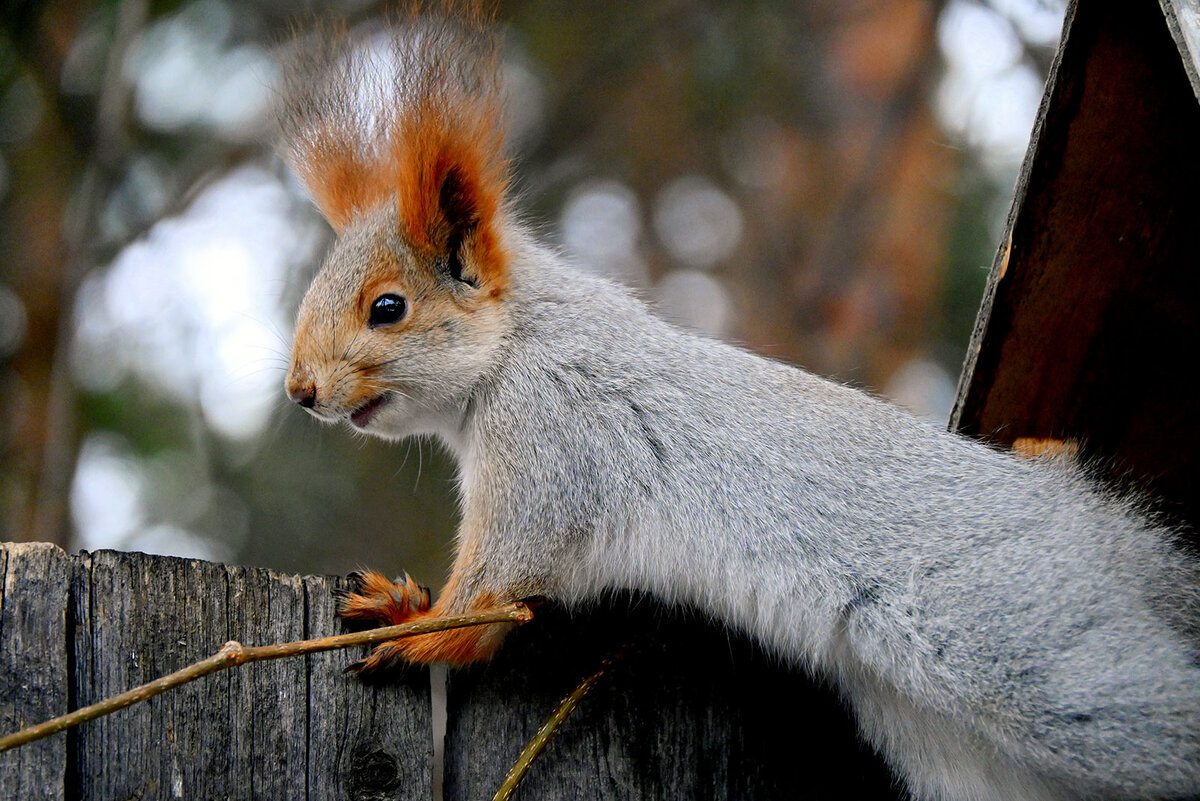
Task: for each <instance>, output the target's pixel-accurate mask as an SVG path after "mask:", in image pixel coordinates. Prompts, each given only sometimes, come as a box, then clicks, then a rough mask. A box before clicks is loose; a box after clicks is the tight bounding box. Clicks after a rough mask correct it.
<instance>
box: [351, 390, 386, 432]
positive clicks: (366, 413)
mask: <svg viewBox="0 0 1200 801" xmlns="http://www.w3.org/2000/svg"><path fill="white" fill-rule="evenodd" d="M388 397H389V396H388V395H386V394H385V395H379V396H377V397H375V398H372V399H371V400H369V401H367V402H366V403H364V404H363V405H362V406H359V407H358V408H357V409H355V410H354V411H352V412H351V413H350V422H351V423H353V424H354V426H355V427H356V428H366V427H367V425H368V424H369V423H370V422H371V418H373V417H374V416H375V413H376V412H377V411H379V410H380V409H381V408H383V407H384V406H385V405H387V402H388Z"/></svg>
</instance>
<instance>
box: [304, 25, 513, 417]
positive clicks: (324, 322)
mask: <svg viewBox="0 0 1200 801" xmlns="http://www.w3.org/2000/svg"><path fill="white" fill-rule="evenodd" d="M298 52H299V57H298V58H297V59H296V65H295V67H294V68H293V69H292V70H291V72H290V75H289V82H288V83H289V86H288V91H287V92H286V93H285V97H284V105H283V109H282V110H283V123H284V128H285V134H286V139H287V144H288V150H289V157H290V162H291V164H292V166H293V169H295V171H296V173H297V174H298V175H299V176H300V177H301V179H302V180H303V181H304V182H305V184H306V185H307V186H308V188H309V190H310V192H311V193H312V195H313V197H314V199H315V201H316V202H317V205H318V206H319V207H320V208H321V211H322V212H323V213H324V215H325V217H326V219H328V220H329V222H330V224H331V225H332V226H333V227H334V229H335V230H336V231H337V233H338V240H337V242H336V243H335V245H334V246H333V249H332V250H331V252H330V253H329V255H328V257H327V258H326V260H325V263H324V264H323V265H322V267H321V269H320V270H319V271H318V273H317V275H316V277H315V278H314V279H313V282H312V285H311V286H310V287H309V289H308V292H307V293H306V294H305V296H304V300H303V302H302V303H301V306H300V311H299V315H298V318H297V322H296V334H295V342H294V344H293V347H292V356H291V364H290V368H289V370H288V375H287V380H286V389H287V393H288V395H289V396H290V397H291V398H292V400H294V401H295V402H296V403H298V404H300V406H302V407H304V408H305V409H307V410H308V411H309V412H311V413H312V414H314V415H315V416H317V417H318V418H320V419H322V420H326V421H329V422H335V421H338V420H347V421H349V422H350V423H351V424H352V425H354V426H356V427H357V428H359V429H361V430H364V431H368V432H370V433H373V434H377V435H379V436H385V437H395V436H404V435H406V434H409V433H414V432H416V431H421V430H428V429H429V427H430V426H431V425H433V426H434V427H437V426H438V425H439V423H440V421H444V420H445V416H446V415H447V413H453V412H454V411H455V409H457V408H461V406H462V404H463V403H464V402H465V400H466V399H467V398H468V397H469V394H470V391H471V389H472V387H474V386H475V385H476V384H477V382H478V381H479V379H480V377H481V376H482V375H483V374H484V372H486V370H487V369H488V367H489V365H491V364H493V363H494V359H495V356H496V350H497V348H498V347H499V346H500V343H501V341H502V339H503V337H504V334H505V331H506V329H507V325H506V313H505V293H506V291H507V289H508V257H507V252H506V248H505V242H504V224H505V216H506V210H505V207H504V196H505V192H506V187H507V169H506V164H505V161H504V157H503V153H502V127H501V111H502V107H501V103H500V101H499V91H498V81H497V78H496V74H497V70H496V67H497V62H498V57H497V52H498V49H497V45H496V42H495V39H494V37H493V36H491V35H490V34H489V33H488V32H487V31H486V30H485V28H484V26H483V24H482V23H481V22H480V21H479V20H478V19H477V18H471V19H466V20H464V19H457V18H456V19H454V20H449V19H433V20H430V19H422V20H419V21H412V22H410V23H408V24H407V25H404V26H400V27H397V28H396V29H394V30H392V31H389V32H388V33H387V34H386V35H382V36H381V35H376V36H375V37H373V38H366V39H358V40H355V39H354V38H352V37H349V36H345V35H339V36H335V37H332V38H330V37H326V38H324V39H322V40H321V41H320V42H319V43H317V44H316V45H315V46H314V44H313V43H311V42H305V43H303V47H301V48H298Z"/></svg>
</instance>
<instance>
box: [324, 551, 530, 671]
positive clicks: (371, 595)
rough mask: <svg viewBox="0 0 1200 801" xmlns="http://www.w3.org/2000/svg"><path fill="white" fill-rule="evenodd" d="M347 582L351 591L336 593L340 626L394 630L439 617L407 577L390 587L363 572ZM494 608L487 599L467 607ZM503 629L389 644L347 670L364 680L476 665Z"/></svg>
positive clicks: (472, 629)
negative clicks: (419, 667)
mask: <svg viewBox="0 0 1200 801" xmlns="http://www.w3.org/2000/svg"><path fill="white" fill-rule="evenodd" d="M350 579H351V581H352V582H354V587H353V589H351V590H349V591H345V592H341V593H339V596H340V600H339V603H338V616H339V617H341V618H342V619H343V620H348V621H354V622H357V623H367V624H374V625H377V626H394V625H397V624H399V623H411V622H414V621H417V620H423V619H427V618H430V617H437V616H440V615H441V614H443V612H441V611H440V610H439V609H437V608H432V609H431V608H430V605H429V590H428V589H426V588H424V587H422V586H420V585H418V584H417V583H416V582H415V581H413V580H412V578H411V577H409V576H408V575H405V576H403V577H402V578H401V579H399V580H397V581H390V580H388V579H387V578H386V577H385V576H383V575H382V574H380V573H375V572H366V573H353V574H351V576H350ZM494 603H495V599H494V598H492V597H491V596H488V597H483V598H479V599H476V602H475V603H473V604H471V607H472V608H473V609H483V608H486V607H488V606H491V605H493V604H494ZM505 628H507V627H505V626H502V625H497V624H491V625H486V626H471V627H467V628H458V629H447V630H445V631H435V632H431V633H429V634H418V635H415V636H408V637H401V638H399V639H395V640H389V641H388V642H384V643H380V644H379V645H377V646H375V647H374V648H373V649H372V650H371V653H370V654H369V655H368V656H367V658H366V659H363V660H361V661H359V662H356V663H354V664H353V665H350V666H349V667H348V668H347V670H350V671H354V672H357V673H363V674H368V673H375V672H378V671H380V670H384V669H387V668H390V667H394V666H396V665H398V664H401V663H404V662H410V663H417V664H428V663H430V662H445V663H448V664H452V665H465V664H468V663H471V662H478V661H480V660H482V659H487V658H488V657H489V656H491V654H492V652H493V651H495V648H496V645H498V644H499V641H500V637H501V635H502V633H503V630H504V629H505Z"/></svg>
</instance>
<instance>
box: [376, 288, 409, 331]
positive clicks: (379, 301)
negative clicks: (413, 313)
mask: <svg viewBox="0 0 1200 801" xmlns="http://www.w3.org/2000/svg"><path fill="white" fill-rule="evenodd" d="M406 311H408V302H407V301H405V300H404V298H402V297H400V296H399V295H380V296H379V297H377V298H375V302H374V303H372V304H371V319H370V320H368V321H367V322H368V323H369V325H370V326H371V327H372V328H377V327H378V326H381V325H390V324H391V323H394V322H396V321H397V320H399V319H400V318H402V317H403V316H404V313H405V312H406Z"/></svg>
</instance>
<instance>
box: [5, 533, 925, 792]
mask: <svg viewBox="0 0 1200 801" xmlns="http://www.w3.org/2000/svg"><path fill="white" fill-rule="evenodd" d="M340 585H341V580H340V579H332V578H328V577H319V576H304V577H300V576H285V575H280V574H278V573H274V572H271V571H268V570H255V569H250V568H241V567H228V566H224V565H217V564H212V563H208V562H199V561H194V560H188V559H176V558H170V557H155V556H145V555H143V554H129V553H117V552H113V551H100V552H96V553H92V554H81V555H78V556H68V555H67V554H65V553H64V552H63V551H61V550H59V549H58V548H56V547H54V546H51V545H44V544H18V545H5V546H0V734H7V733H9V732H11V731H16V730H17V729H19V728H22V727H24V726H26V725H30V724H33V723H38V722H41V721H42V720H46V719H49V718H51V717H54V716H56V715H59V714H62V713H64V712H66V711H67V710H69V709H73V708H77V707H80V706H84V705H87V704H90V703H93V702H95V701H98V700H101V699H102V698H105V697H108V696H111V695H115V694H117V693H119V692H122V691H124V690H127V689H129V688H131V687H134V686H136V685H139V684H142V683H144V682H146V681H150V680H152V679H154V678H158V677H159V676H162V675H165V674H167V673H170V672H172V671H174V670H178V669H179V668H182V667H184V666H186V665H187V664H190V663H192V662H195V661H198V660H200V659H202V658H204V657H206V656H208V655H210V654H212V653H214V652H215V651H216V650H217V649H218V648H219V647H220V646H221V644H222V643H224V642H225V641H226V640H230V639H236V640H238V641H240V642H243V643H244V644H247V645H258V644H267V643H272V642H284V641H289V640H294V639H301V638H305V637H319V636H324V635H327V634H334V633H337V631H338V630H339V628H340V627H339V625H338V623H337V620H336V618H335V616H334V598H333V596H332V595H331V591H332V590H333V589H334V588H335V587H337V586H340ZM636 606H637V608H638V611H635V612H634V613H632V614H630V613H629V612H628V607H629V603H628V599H623V600H622V601H621V602H620V603H617V604H615V605H614V607H613V610H605V609H597V610H595V612H594V613H592V614H589V615H587V616H583V617H578V618H568V617H566V616H565V615H564V614H563V613H562V612H556V611H554V610H552V609H545V608H544V609H542V610H539V612H538V617H537V620H535V622H534V623H531V624H529V625H528V626H525V627H524V628H522V629H521V630H518V631H516V632H514V634H513V635H512V637H511V638H510V640H509V641H508V643H507V645H506V647H505V648H504V649H503V651H502V653H501V654H500V656H499V657H498V658H497V659H496V660H495V661H494V662H492V663H491V664H489V665H488V666H487V667H486V668H481V669H472V670H464V671H459V672H453V673H451V675H450V679H449V681H448V683H447V702H446V705H447V710H448V713H447V733H446V738H445V771H444V777H445V785H444V788H445V796H444V797H445V798H446V799H471V801H478V799H487V798H491V797H492V795H493V794H494V793H495V792H496V790H497V789H498V788H499V786H500V783H501V782H502V781H503V778H504V776H505V774H506V773H507V771H508V769H509V768H510V767H511V766H512V764H513V763H514V762H515V761H516V759H517V757H518V756H519V755H520V753H521V751H522V749H524V747H525V745H526V743H527V742H528V741H529V739H530V738H532V737H533V735H534V733H535V732H536V731H537V729H538V727H539V726H540V725H541V724H542V723H543V722H544V721H545V719H546V717H547V716H548V715H549V714H550V713H551V712H552V711H553V710H554V708H555V706H557V704H558V702H559V701H560V700H561V699H562V698H563V697H565V696H566V695H567V694H568V693H569V692H570V691H571V689H572V688H573V687H574V686H575V685H576V684H577V683H578V682H579V681H580V680H581V679H582V678H583V677H584V676H586V675H588V674H590V673H591V672H592V671H594V670H595V669H596V668H597V667H598V665H599V664H600V662H601V660H602V659H603V658H604V657H605V656H606V655H607V654H609V653H611V652H612V651H614V650H615V649H617V648H618V647H620V646H621V645H623V644H624V643H627V642H629V641H631V640H632V641H634V642H635V645H634V646H633V647H632V648H631V649H630V652H629V654H628V655H627V656H626V657H625V658H624V659H623V660H621V661H620V662H618V663H617V665H616V666H615V667H614V668H613V669H612V671H611V672H610V673H609V674H607V675H606V677H605V678H604V680H603V681H602V682H601V684H600V685H599V686H598V687H597V688H596V689H595V690H594V691H593V693H592V694H591V695H589V696H588V697H587V698H586V699H585V700H584V702H583V704H582V705H581V706H580V707H579V709H577V710H576V713H575V714H574V715H573V716H572V717H571V718H570V719H569V720H568V721H567V723H566V724H565V726H564V727H563V729H562V730H561V732H560V734H559V736H558V737H557V738H556V739H555V740H553V741H552V742H551V744H550V746H549V747H548V748H547V750H546V751H545V752H544V753H543V754H542V756H541V758H540V759H539V760H538V761H537V762H536V763H535V764H534V767H533V769H532V771H531V772H530V774H529V776H528V777H527V779H526V781H525V783H524V784H523V785H522V787H521V789H520V790H519V791H518V796H517V797H518V798H521V799H561V798H580V799H586V798H596V799H599V798H624V799H664V801H666V799H679V798H712V799H743V798H755V799H772V798H777V799H795V798H809V799H841V798H846V797H854V798H900V797H902V795H901V794H900V793H899V792H898V791H897V790H896V789H895V788H894V784H893V781H892V778H891V776H890V774H889V773H888V771H887V768H886V767H885V766H884V765H883V764H882V762H881V761H880V760H879V759H878V757H876V756H875V755H874V754H873V753H872V752H871V751H870V750H869V749H867V748H865V747H863V746H861V745H860V744H859V743H858V741H857V738H856V736H855V730H854V725H853V723H852V721H851V720H850V718H849V716H848V714H847V713H846V711H845V710H844V709H843V708H842V706H841V704H840V702H839V701H838V699H837V698H836V697H834V696H833V695H832V694H831V693H830V692H829V691H828V690H827V689H824V688H821V687H818V686H816V685H814V684H813V683H812V682H811V680H809V679H808V678H807V677H805V676H804V675H802V674H799V673H796V672H794V671H792V670H788V669H785V668H783V667H781V666H779V665H778V664H777V663H776V661H775V660H773V659H771V658H769V657H767V656H765V655H764V654H762V653H761V652H759V651H758V650H757V649H756V647H755V646H753V645H752V644H750V643H749V642H746V641H744V640H742V639H740V638H738V637H736V636H732V635H729V634H726V633H724V632H722V631H719V630H714V629H713V628H711V627H710V626H707V625H705V624H704V623H703V621H699V620H688V619H687V618H686V617H681V616H680V615H679V614H678V613H670V614H668V613H667V612H666V611H665V610H663V609H661V608H658V607H654V606H652V605H651V604H649V603H648V602H645V603H641V604H638V605H636ZM616 609H623V610H625V611H624V612H616V611H614V610H616ZM360 655H361V654H360V653H358V652H336V651H335V652H328V653H323V654H317V655H313V656H308V657H297V658H291V659H282V660H278V661H273V662H263V663H256V664H249V665H244V666H241V667H238V668H234V669H232V670H227V671H224V672H221V673H216V674H213V675H211V676H207V677H205V678H203V679H200V680H199V681H196V682H193V683H191V684H188V685H186V686H184V687H182V688H179V689H176V690H172V691H169V692H167V693H164V694H163V695H159V696H157V697H155V698H153V699H151V700H149V701H147V702H145V703H142V704H138V705H135V706H132V707H129V708H127V709H123V710H120V711H118V712H116V713H114V714H112V715H109V716H107V717H104V718H100V719H98V720H94V721H91V722H89V723H85V724H83V725H82V726H80V727H79V728H77V729H74V730H72V731H70V732H68V733H65V734H57V735H53V736H52V737H50V738H48V739H45V740H41V741H38V742H35V743H31V744H29V745H27V746H23V747H21V748H17V749H14V750H12V751H8V752H5V753H0V798H5V799H8V798H13V799H16V798H19V799H22V801H40V800H41V799H45V800H46V801H50V800H51V799H54V800H56V801H57V800H59V799H76V798H82V799H114V801H115V800H120V801H125V799H147V800H148V799H170V798H184V799H205V801H209V800H210V799H264V801H278V800H279V799H287V801H304V799H311V801H337V800H338V799H347V800H350V799H354V800H356V801H385V799H386V800H388V801H390V800H391V799H428V798H430V795H431V787H432V782H433V770H434V760H433V715H432V709H431V694H430V680H429V674H428V672H427V671H425V670H419V669H409V670H407V671H405V672H403V673H400V674H397V675H394V676H392V677H390V678H389V680H388V681H387V682H381V683H370V684H367V683H364V682H363V681H361V680H360V679H358V678H357V677H355V676H353V675H350V674H347V673H345V672H344V668H345V666H346V665H348V664H350V663H351V662H353V661H354V660H355V659H357V658H358V657H359V656H360Z"/></svg>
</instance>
